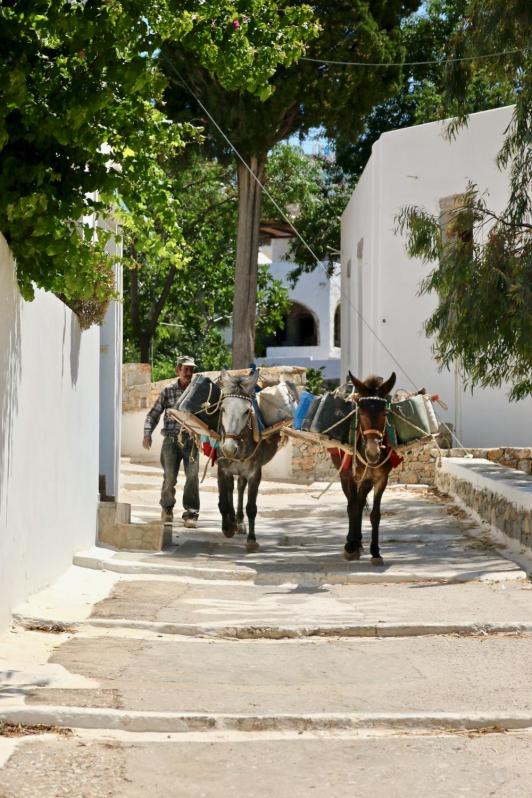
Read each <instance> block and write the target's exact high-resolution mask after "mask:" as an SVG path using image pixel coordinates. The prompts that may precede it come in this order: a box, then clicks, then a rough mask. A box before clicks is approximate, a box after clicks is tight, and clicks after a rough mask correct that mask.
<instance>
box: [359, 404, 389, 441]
mask: <svg viewBox="0 0 532 798" xmlns="http://www.w3.org/2000/svg"><path fill="white" fill-rule="evenodd" d="M370 401H371V402H384V404H385V405H387V404H388V400H387V399H385V398H384V397H383V396H361V397H359V399H358V400H357V402H358V404H360V403H361V402H370ZM385 432H386V418H385V419H384V428H383V429H382V430H378V429H363V430H361V433H362V435H363V436H364V435H378V436H379V438H381V439H382V438H384V434H385Z"/></svg>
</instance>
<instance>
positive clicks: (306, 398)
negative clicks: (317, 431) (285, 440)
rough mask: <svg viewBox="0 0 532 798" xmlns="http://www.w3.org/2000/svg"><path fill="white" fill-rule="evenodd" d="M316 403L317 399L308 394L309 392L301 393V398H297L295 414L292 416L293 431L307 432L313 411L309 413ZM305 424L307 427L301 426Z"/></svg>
mask: <svg viewBox="0 0 532 798" xmlns="http://www.w3.org/2000/svg"><path fill="white" fill-rule="evenodd" d="M318 402H319V399H318V397H317V396H316V395H315V394H313V393H310V391H303V392H302V394H301V396H300V397H299V404H298V406H297V409H296V413H295V416H294V423H293V427H294V429H297V430H302V429H306V430H308V429H309V428H310V422H311V421H312V418H313V415H314V412H315V409H314V412H311V410H312V407H313V405H314V404H315V403H316V407H317V403H318ZM307 419H308V420H307ZM305 422H306V423H307V426H303V425H304V424H305Z"/></svg>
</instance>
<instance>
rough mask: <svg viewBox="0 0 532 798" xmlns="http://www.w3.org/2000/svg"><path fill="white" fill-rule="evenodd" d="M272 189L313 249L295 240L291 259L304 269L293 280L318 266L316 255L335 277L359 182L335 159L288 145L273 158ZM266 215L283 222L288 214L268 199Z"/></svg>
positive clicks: (280, 147)
mask: <svg viewBox="0 0 532 798" xmlns="http://www.w3.org/2000/svg"><path fill="white" fill-rule="evenodd" d="M266 186H267V188H268V190H269V191H270V193H271V194H272V196H273V197H274V198H275V200H276V202H277V204H278V205H279V206H280V207H281V208H282V209H283V211H284V212H285V214H286V215H287V216H288V217H289V218H290V219H291V220H292V221H293V222H294V224H295V226H296V228H297V230H298V232H299V233H300V235H301V238H302V239H303V241H306V242H309V245H310V249H311V250H312V252H311V251H310V249H309V248H308V247H307V246H305V244H304V243H303V241H302V240H301V239H300V238H297V237H294V238H293V240H292V241H291V245H290V256H291V258H292V259H293V260H294V261H295V262H296V263H297V264H298V268H297V269H295V270H294V271H293V272H292V275H291V276H292V279H293V280H294V281H295V280H296V279H297V277H298V276H299V275H300V274H301V273H302V272H303V271H311V270H312V269H314V268H315V267H316V259H315V258H314V256H313V253H314V254H315V255H316V257H317V258H318V259H319V260H320V261H322V262H324V263H326V264H327V265H326V268H327V270H328V273H329V274H332V272H333V270H334V266H335V263H336V262H338V256H339V250H340V217H341V215H342V213H343V211H344V209H345V206H346V205H347V203H348V201H349V198H350V196H351V194H352V192H353V188H354V181H353V180H352V179H350V178H349V177H348V176H346V175H345V174H344V172H343V170H342V169H341V168H340V167H339V166H338V165H337V164H336V163H335V162H334V161H331V160H328V159H327V158H324V157H321V156H315V155H307V154H305V153H304V152H303V151H302V150H301V148H300V147H297V146H294V145H291V144H286V143H284V144H278V145H277V146H276V147H274V149H273V150H272V152H271V154H270V157H269V159H268V169H267V175H266ZM263 216H265V218H270V219H276V220H277V221H282V215H281V214H279V212H278V210H277V209H276V208H275V207H274V206H273V205H272V203H270V201H269V200H268V198H267V197H266V198H265V200H264V209H263Z"/></svg>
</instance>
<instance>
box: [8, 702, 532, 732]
mask: <svg viewBox="0 0 532 798" xmlns="http://www.w3.org/2000/svg"><path fill="white" fill-rule="evenodd" d="M0 722H3V723H12V724H20V725H37V724H43V725H47V726H59V727H63V728H64V727H68V728H78V729H119V730H121V731H136V732H168V733H171V732H189V731H196V732H197V731H203V732H209V731H215V730H216V731H247V732H252V731H255V732H256V731H323V732H326V731H345V730H348V731H349V730H352V731H356V730H361V729H440V730H482V729H485V730H491V731H505V730H509V729H529V728H532V713H530V712H529V713H502V712H501V713H497V712H493V713H485V712H471V713H466V714H460V713H456V712H430V713H416V712H393V713H309V714H301V715H296V714H282V715H240V714H222V713H195V712H149V711H131V712H128V711H127V710H121V709H105V710H102V709H94V708H90V707H53V706H41V707H36V708H34V707H27V706H22V707H12V708H9V709H4V710H0Z"/></svg>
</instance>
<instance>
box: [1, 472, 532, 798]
mask: <svg viewBox="0 0 532 798" xmlns="http://www.w3.org/2000/svg"><path fill="white" fill-rule="evenodd" d="M159 482H160V474H159V470H158V469H157V468H155V467H150V466H138V465H134V464H130V463H125V464H124V473H123V487H124V495H123V499H124V500H126V501H130V502H131V503H132V504H133V509H134V517H135V519H136V520H138V521H139V522H140V521H152V520H154V519H155V518H157V516H158V511H159V508H158V505H157V501H158V486H159ZM202 487H203V489H202V511H201V518H200V524H199V527H198V529H197V530H189V529H187V530H185V529H184V528H183V527H182V526H180V525H179V521H176V523H175V524H174V530H173V531H174V537H173V546H172V548H170V549H168V550H166V551H165V552H163V553H157V554H145V553H144V554H142V553H132V552H112V551H109V550H104V549H94V550H92V551H88V552H82V553H80V555H79V556H78V557H77V558H76V565H75V566H73V568H72V569H70V571H69V572H68V573H67V574H66V575H65V576H64V577H63V578H62V579H61V580H59V581H58V582H57V583H56V584H55V585H53V586H51V587H50V588H49V589H48V590H46V591H43V592H42V593H41V594H39V595H37V596H34V597H33V598H32V599H30V600H29V601H28V602H27V603H26V604H25V605H23V606H21V607H19V608H18V610H17V617H16V624H15V625H14V627H13V630H12V632H10V633H9V634H7V635H5V637H4V638H3V639H2V640H1V641H0V642H1V649H0V669H1V670H2V671H3V686H2V688H0V724H1V722H2V721H4V722H6V723H8V724H14V723H24V724H30V725H42V726H41V728H39V729H36V730H35V731H40V732H44V733H42V734H32V735H28V736H20V735H19V734H15V733H14V732H15V731H16V730H13V728H12V727H11V726H5V727H4V735H6V734H7V733H9V734H12V735H13V736H0V765H1V764H2V763H3V767H2V769H1V770H0V798H25V797H26V796H31V797H32V798H33V797H34V796H39V798H55V797H56V796H63V795H68V796H75V797H76V798H77V796H79V797H80V798H100V796H113V797H116V798H134V797H136V796H145V795H146V793H149V794H150V796H151V798H162V797H163V796H165V797H166V796H170V797H171V798H173V796H179V798H181V796H183V797H188V796H191V797H192V796H194V798H196V797H197V796H204V797H205V798H215V797H216V798H219V797H220V796H226V795H229V794H233V793H238V794H239V795H242V796H244V797H245V798H247V797H248V796H249V797H250V798H251V796H257V797H260V798H262V797H263V796H271V795H272V794H273V795H279V796H290V798H293V796H298V797H299V796H308V795H317V794H326V795H331V796H339V797H340V798H343V796H350V798H352V796H357V797H358V796H372V798H373V796H374V795H375V794H376V792H377V793H378V794H380V795H382V796H385V797H386V798H387V797H388V796H393V797H394V798H395V797H398V798H403V796H404V798H407V796H408V798H410V797H411V796H418V795H419V796H424V795H426V794H431V795H433V796H438V797H439V796H442V797H443V796H451V795H453V796H454V795H462V794H463V795H468V796H479V797H480V796H489V795H497V796H501V795H504V796H505V797H506V796H529V795H531V794H532V766H531V762H532V732H531V731H530V730H531V729H532V690H531V688H530V685H531V684H532V583H531V582H530V581H529V579H527V576H526V572H525V570H526V562H525V561H524V560H522V561H521V560H520V563H519V564H518V563H515V562H513V561H512V560H509V559H506V558H505V557H504V554H505V552H504V551H501V550H500V549H497V547H496V546H495V545H494V544H493V542H492V541H491V540H490V538H489V536H488V535H487V534H486V532H485V531H484V530H482V529H480V528H479V527H477V526H476V525H475V524H473V523H472V522H471V521H470V520H469V519H468V518H467V517H466V516H465V515H464V514H463V513H462V512H461V511H460V510H458V509H457V508H456V507H454V506H453V505H452V504H451V503H450V502H449V501H447V500H444V499H442V498H441V497H438V496H437V495H436V494H435V493H434V492H432V491H430V490H427V489H425V488H422V487H420V488H416V489H405V488H403V487H396V488H392V489H389V490H388V491H387V492H386V493H385V498H384V512H383V518H382V522H381V532H382V534H381V540H382V553H383V556H384V560H385V565H384V567H382V568H373V567H372V566H371V565H370V564H369V558H368V556H367V554H366V555H365V558H364V559H363V560H361V561H360V562H358V563H357V562H354V563H347V562H345V561H344V560H343V558H342V546H343V540H344V537H345V531H346V520H345V501H344V499H343V496H342V494H341V491H340V490H339V488H338V486H337V485H335V486H333V487H332V488H331V489H330V490H329V491H327V492H326V493H324V494H323V495H320V494H321V492H322V490H323V488H324V487H325V485H321V484H320V485H318V484H316V485H312V486H309V487H303V486H299V485H288V486H282V485H279V484H275V483H264V484H263V486H262V492H261V495H260V497H259V516H258V519H257V537H258V540H259V542H260V544H261V551H260V552H258V553H256V554H253V555H248V554H246V553H245V538H243V537H242V536H237V537H235V538H233V539H232V540H226V539H225V538H224V537H223V536H222V534H221V532H220V531H219V526H220V524H219V517H218V510H217V507H216V502H217V494H216V488H215V483H214V481H213V480H212V478H210V477H208V478H207V480H206V482H205V483H204V485H203V486H202ZM364 523H365V528H366V530H367V527H368V526H369V524H368V519H367V517H366V518H365V521H364ZM524 569H525V570H524ZM47 727H49V728H47ZM0 728H2V727H1V726H0Z"/></svg>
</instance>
